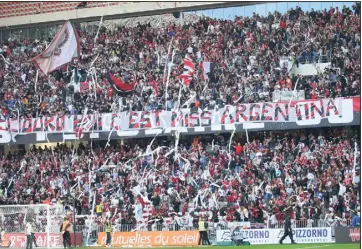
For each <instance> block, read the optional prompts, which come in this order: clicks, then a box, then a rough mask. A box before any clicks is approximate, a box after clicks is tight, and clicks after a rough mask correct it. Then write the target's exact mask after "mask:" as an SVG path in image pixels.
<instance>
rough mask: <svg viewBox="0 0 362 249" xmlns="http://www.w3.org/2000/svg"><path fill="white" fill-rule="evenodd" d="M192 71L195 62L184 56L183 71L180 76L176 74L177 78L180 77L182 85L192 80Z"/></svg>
mask: <svg viewBox="0 0 362 249" xmlns="http://www.w3.org/2000/svg"><path fill="white" fill-rule="evenodd" d="M194 72H195V64H194V63H193V61H192V60H191V59H190V58H185V59H184V71H183V73H182V74H181V75H180V76H178V78H179V79H180V81H181V83H182V84H183V85H185V86H189V85H190V83H191V81H192V76H193V75H194Z"/></svg>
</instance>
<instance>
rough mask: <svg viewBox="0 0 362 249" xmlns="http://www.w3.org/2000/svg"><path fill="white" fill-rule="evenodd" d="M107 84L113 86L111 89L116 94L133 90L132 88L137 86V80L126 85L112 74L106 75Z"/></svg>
mask: <svg viewBox="0 0 362 249" xmlns="http://www.w3.org/2000/svg"><path fill="white" fill-rule="evenodd" d="M106 77H107V79H108V81H109V83H110V84H111V85H112V86H113V88H114V89H115V90H116V91H118V92H130V91H132V90H133V89H134V87H135V86H136V84H137V80H135V82H133V83H132V84H126V83H124V82H123V81H121V80H120V79H118V78H117V77H115V76H114V75H113V74H112V73H110V72H109V73H108V74H107V75H106Z"/></svg>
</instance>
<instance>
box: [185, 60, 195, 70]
mask: <svg viewBox="0 0 362 249" xmlns="http://www.w3.org/2000/svg"><path fill="white" fill-rule="evenodd" d="M184 71H187V72H190V73H193V72H195V64H194V63H193V62H192V60H191V59H189V58H185V59H184Z"/></svg>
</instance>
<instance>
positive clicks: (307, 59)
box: [298, 54, 331, 64]
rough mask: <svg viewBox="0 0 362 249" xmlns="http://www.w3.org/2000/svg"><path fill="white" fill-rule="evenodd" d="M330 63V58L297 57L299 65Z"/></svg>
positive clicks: (324, 56) (317, 56) (316, 56)
mask: <svg viewBox="0 0 362 249" xmlns="http://www.w3.org/2000/svg"><path fill="white" fill-rule="evenodd" d="M328 62H331V59H330V57H329V56H328V55H327V54H326V55H319V54H316V55H314V56H300V57H298V63H299V64H315V63H328Z"/></svg>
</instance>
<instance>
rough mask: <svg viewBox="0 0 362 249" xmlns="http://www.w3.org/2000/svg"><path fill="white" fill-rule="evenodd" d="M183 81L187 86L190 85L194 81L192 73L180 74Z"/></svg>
mask: <svg viewBox="0 0 362 249" xmlns="http://www.w3.org/2000/svg"><path fill="white" fill-rule="evenodd" d="M178 78H179V79H180V81H181V83H182V84H183V85H185V86H189V85H190V83H191V81H192V75H189V74H188V73H183V74H181V75H180V76H178Z"/></svg>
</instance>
